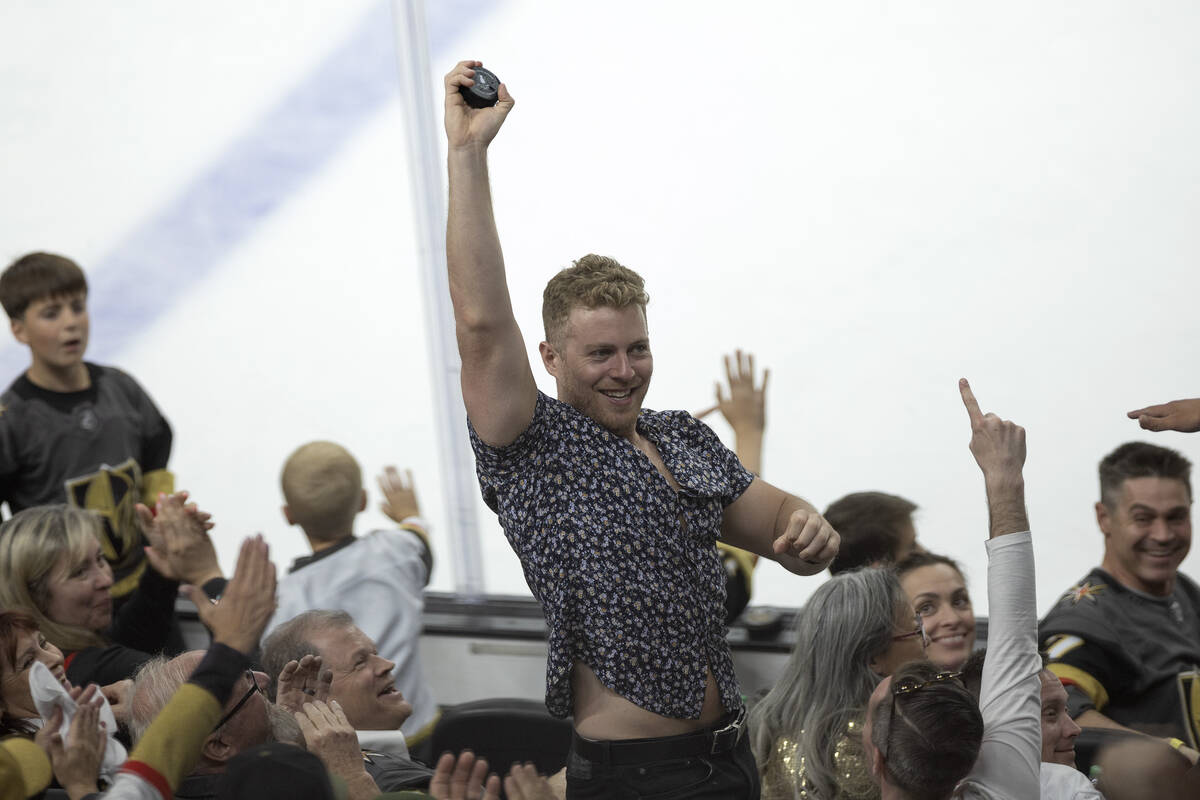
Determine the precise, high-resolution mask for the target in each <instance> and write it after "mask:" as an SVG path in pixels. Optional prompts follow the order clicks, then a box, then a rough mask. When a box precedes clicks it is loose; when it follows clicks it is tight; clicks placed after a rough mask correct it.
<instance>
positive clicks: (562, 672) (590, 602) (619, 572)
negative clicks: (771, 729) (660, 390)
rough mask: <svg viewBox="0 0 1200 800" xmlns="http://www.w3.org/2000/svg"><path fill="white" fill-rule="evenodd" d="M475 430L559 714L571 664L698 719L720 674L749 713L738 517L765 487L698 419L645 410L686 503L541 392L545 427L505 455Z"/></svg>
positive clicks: (672, 712) (645, 426) (482, 479)
mask: <svg viewBox="0 0 1200 800" xmlns="http://www.w3.org/2000/svg"><path fill="white" fill-rule="evenodd" d="M468 427H469V428H470V435H471V445H472V447H474V449H475V459H476V472H477V474H478V476H479V485H480V487H481V488H482V490H483V498H484V500H485V501H486V502H487V504H488V506H489V507H490V508H491V509H492V510H493V511H495V512H496V513H497V514H498V515H499V517H500V524H501V526H502V527H503V528H504V534H505V536H506V537H508V541H509V544H511V545H512V548H513V550H515V551H516V553H517V556H518V557H520V559H521V566H522V567H523V569H524V571H525V580H526V582H528V584H529V588H530V589H531V590H532V591H533V594H534V596H535V597H536V598H537V599H538V601H539V602H540V603H541V604H542V610H543V612H544V613H545V615H546V623H547V627H548V629H549V642H548V646H549V653H548V656H547V663H546V707H547V708H548V709H549V710H550V713H552V714H554V715H556V716H560V717H562V716H566V715H568V714H570V713H571V711H572V706H573V698H572V695H571V667H572V665H573V664H574V663H575V662H576V661H582V662H583V663H585V664H587V665H588V666H589V667H590V668H591V669H592V671H594V672H595V673H596V675H597V677H598V678H599V679H600V681H601V682H602V683H603V684H604V685H605V686H607V687H608V688H610V689H612V690H613V691H614V692H616V693H617V694H619V695H621V696H622V697H624V698H626V699H627V700H629V701H630V702H633V703H635V704H636V705H638V706H641V707H642V708H645V709H647V710H649V711H653V712H654V713H656V714H661V715H663V716H666V717H675V718H678V719H697V718H699V716H700V712H701V709H702V708H703V706H704V690H705V686H706V684H707V671H708V670H709V669H711V670H712V674H713V676H714V678H715V679H716V682H717V686H718V688H719V689H720V693H721V701H722V704H723V705H724V707H725V708H726V709H727V710H730V711H732V710H735V709H737V708H739V707H740V706H741V705H742V698H741V692H740V690H739V689H738V683H737V678H736V677H735V676H734V672H733V659H732V657H731V655H730V652H729V645H728V643H727V642H726V641H725V624H724V616H725V610H724V602H725V573H724V571H723V570H722V568H721V563H720V560H719V559H718V557H717V551H716V547H715V544H716V540H717V538H718V536H719V535H720V531H721V517H722V514H723V511H724V508H725V506H727V505H729V504H730V503H732V502H733V501H734V500H736V499H737V498H738V497H739V496H740V495H741V493H742V492H744V491H745V490H746V487H748V486H749V485H750V482H751V481H752V480H753V479H754V476H753V475H752V474H751V473H750V472H748V471H747V470H746V468H745V467H743V466H742V464H741V462H739V461H738V459H737V456H735V455H734V454H733V453H732V452H731V451H730V450H729V449H728V448H726V447H725V446H724V445H723V444H722V443H721V440H720V439H718V438H717V436H716V434H714V433H713V432H712V431H711V430H710V429H709V428H708V426H707V425H705V424H704V423H702V422H700V421H699V420H697V419H696V418H694V417H692V416H691V415H690V414H688V413H687V412H686V411H662V412H654V411H647V410H644V409H643V410H642V412H641V415H640V416H639V417H638V422H637V430H638V433H639V434H640V435H642V436H644V437H645V438H646V439H647V440H648V441H650V442H651V443H653V444H654V446H655V447H656V448H657V449H658V452H659V455H660V456H661V457H662V460H663V463H664V464H666V467H667V470H668V471H669V472H670V473H671V475H672V476H673V477H674V478H675V481H676V483H678V484H679V487H680V489H679V491H678V492H676V491H675V490H674V489H673V488H672V487H671V485H670V484H669V483H667V481H666V479H665V478H664V477H663V475H662V474H661V473H660V472H659V471H658V469H657V468H655V466H654V464H653V463H651V461H650V459H649V458H647V457H646V455H645V453H643V452H642V451H641V450H639V449H638V448H637V447H636V446H634V444H633V443H632V442H630V441H628V440H627V439H624V438H621V437H619V436H617V435H616V434H614V433H612V432H610V431H608V430H607V429H605V428H604V427H603V426H601V425H600V424H599V423H597V422H596V421H595V420H593V419H591V418H590V417H588V416H585V415H584V414H581V413H580V412H579V411H577V410H575V409H574V408H572V407H571V406H569V405H567V404H566V403H562V402H560V401H558V400H554V399H552V398H550V397H548V396H546V395H545V394H542V393H541V392H539V393H538V399H537V407H536V409H535V411H534V414H533V421H532V422H531V423H530V424H529V427H528V428H526V429H525V431H524V432H523V433H522V434H521V435H520V436H518V437H517V439H516V440H515V441H513V442H512V443H511V444H508V445H506V446H504V447H499V448H497V447H491V446H489V445H487V444H484V443H483V442H482V441H481V440H480V439H479V437H478V436H477V435H476V433H475V429H474V427H471V426H470V425H468Z"/></svg>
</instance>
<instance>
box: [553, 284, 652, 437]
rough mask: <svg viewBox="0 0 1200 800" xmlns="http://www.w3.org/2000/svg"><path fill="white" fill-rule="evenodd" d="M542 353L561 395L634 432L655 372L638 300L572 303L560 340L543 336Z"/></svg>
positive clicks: (626, 433) (623, 431)
mask: <svg viewBox="0 0 1200 800" xmlns="http://www.w3.org/2000/svg"><path fill="white" fill-rule="evenodd" d="M541 353H542V362H543V363H544V364H545V366H546V370H547V371H548V372H549V373H550V374H551V375H553V376H554V380H555V382H556V383H557V385H558V399H559V400H561V401H562V402H564V403H567V404H568V405H570V406H572V407H573V408H575V409H576V410H577V411H579V412H580V413H582V414H585V415H587V416H589V417H591V418H592V419H594V420H596V422H598V423H600V424H601V425H603V426H604V427H605V428H607V429H608V430H610V431H612V432H613V433H615V434H616V435H618V436H623V437H625V438H632V436H633V434H634V432H635V430H636V426H637V418H638V414H639V413H640V412H641V410H642V400H643V399H644V398H645V396H646V391H647V390H648V389H649V388H650V376H651V374H652V373H653V372H654V358H653V357H652V356H651V355H650V336H649V334H648V333H647V331H646V313H645V310H644V309H643V308H642V307H641V306H637V305H631V306H625V307H624V308H611V307H608V306H601V307H600V308H581V307H576V308H573V309H571V313H570V315H569V316H568V317H567V324H566V327H565V331H564V333H563V334H562V336H561V341H560V342H558V344H557V346H555V345H552V344H550V343H548V342H542V344H541Z"/></svg>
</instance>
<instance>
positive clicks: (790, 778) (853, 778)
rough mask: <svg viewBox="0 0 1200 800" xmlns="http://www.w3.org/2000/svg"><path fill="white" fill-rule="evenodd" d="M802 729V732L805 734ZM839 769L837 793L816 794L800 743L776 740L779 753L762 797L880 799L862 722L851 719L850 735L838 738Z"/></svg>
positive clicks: (835, 761) (774, 756)
mask: <svg viewBox="0 0 1200 800" xmlns="http://www.w3.org/2000/svg"><path fill="white" fill-rule="evenodd" d="M803 733H804V732H803V731H801V735H803ZM833 765H834V767H835V769H836V770H837V780H838V787H837V794H836V795H834V797H833V798H824V797H821V796H820V795H818V794H817V793H816V791H815V790H814V789H813V787H812V785H811V784H810V783H809V782H808V778H807V776H806V775H805V768H804V757H803V756H802V755H800V752H799V746H798V744H797V742H795V741H794V740H792V739H789V738H787V737H782V738H780V739H779V741H777V742H776V743H775V752H774V753H772V754H771V759H770V760H769V761H768V762H767V764H766V766H765V768H764V770H763V775H762V800H792V798H796V797H801V798H813V799H814V800H817V799H818V798H819V800H879V787H878V786H876V785H875V782H874V781H873V780H871V771H870V770H869V769H868V768H867V760H866V756H865V754H864V753H863V748H862V723H860V722H857V721H854V720H851V721H850V724H849V725H847V727H846V735H845V736H842V737H841V738H840V739H838V743H837V747H836V748H835V749H834V751H833Z"/></svg>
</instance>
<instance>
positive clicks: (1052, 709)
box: [1040, 669, 1082, 767]
mask: <svg viewBox="0 0 1200 800" xmlns="http://www.w3.org/2000/svg"><path fill="white" fill-rule="evenodd" d="M1040 674H1041V679H1042V761H1049V762H1051V763H1054V764H1065V765H1066V766H1068V767H1073V766H1075V740H1076V739H1078V738H1079V734H1080V733H1082V731H1081V730H1080V728H1079V726H1078V725H1076V724H1075V720H1073V719H1071V715H1070V714H1068V713H1067V690H1066V689H1064V688H1063V685H1062V681H1060V680H1059V679H1058V676H1056V675H1055V674H1054V673H1053V672H1050V671H1049V670H1045V669H1044V670H1042V671H1041V673H1040Z"/></svg>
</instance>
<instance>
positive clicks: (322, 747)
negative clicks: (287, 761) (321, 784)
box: [293, 700, 379, 800]
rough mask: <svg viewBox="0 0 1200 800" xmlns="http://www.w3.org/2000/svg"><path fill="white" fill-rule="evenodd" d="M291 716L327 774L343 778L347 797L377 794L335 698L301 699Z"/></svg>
mask: <svg viewBox="0 0 1200 800" xmlns="http://www.w3.org/2000/svg"><path fill="white" fill-rule="evenodd" d="M293 716H295V718H296V722H297V723H298V724H299V725H300V731H301V733H303V734H304V742H305V747H306V748H307V749H308V751H309V752H310V753H313V754H314V755H316V756H317V757H318V758H320V759H321V762H322V763H323V764H324V765H325V769H327V770H329V772H330V774H331V775H337V776H338V777H339V778H341V779H342V780H344V781H345V782H346V786H347V788H348V789H349V790H350V796H351V798H355V800H357V799H358V798H364V800H365V798H373V797H375V796H376V795H378V794H379V787H378V786H377V785H376V783H375V781H374V780H372V779H371V776H370V775H368V774H367V770H366V767H365V766H364V765H363V757H362V750H361V749H359V746H358V735H357V734H356V733H355V732H354V726H353V725H351V724H350V722H349V720H347V719H346V714H345V712H343V711H342V706H341V705H340V704H339V703H338V701H336V700H333V701H331V702H330V703H328V704H326V703H325V702H323V701H321V700H318V701H316V702H312V703H305V704H304V707H303V708H302V709H301V710H299V711H297V712H295V713H294V715H293Z"/></svg>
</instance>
